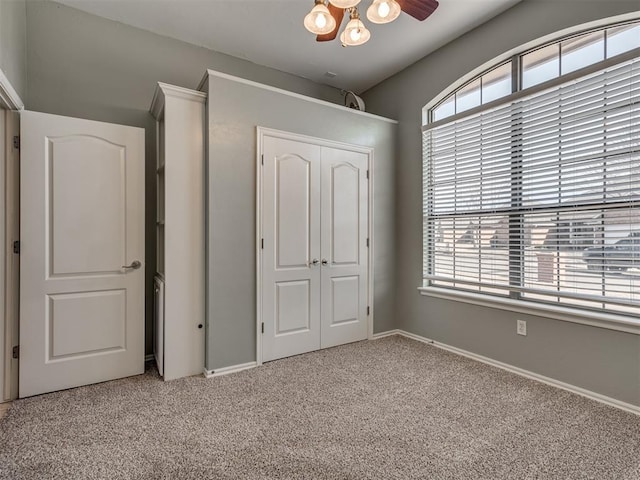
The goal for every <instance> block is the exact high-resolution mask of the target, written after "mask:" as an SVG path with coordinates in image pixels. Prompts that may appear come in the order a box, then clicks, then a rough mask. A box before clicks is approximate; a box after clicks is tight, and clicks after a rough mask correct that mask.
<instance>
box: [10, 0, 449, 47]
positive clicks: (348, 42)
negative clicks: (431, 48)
mask: <svg viewBox="0 0 640 480" xmlns="http://www.w3.org/2000/svg"><path fill="white" fill-rule="evenodd" d="M292 1H293V0H292ZM307 1H308V0H307ZM369 1H370V2H371V5H369V8H368V9H367V18H368V20H369V21H370V22H372V23H389V22H393V21H394V20H395V19H396V18H398V16H399V15H400V13H402V12H404V13H406V14H407V15H408V16H410V17H413V18H415V19H416V20H418V21H420V22H422V21H424V20H426V19H427V18H428V17H429V16H431V15H432V14H433V12H435V11H436V9H437V8H438V5H440V3H439V2H438V0H369ZM0 2H2V0H0ZM314 2H315V5H314V7H313V9H312V10H311V13H309V14H308V15H307V16H306V17H304V26H305V27H306V28H307V30H309V31H310V32H311V33H315V34H316V41H317V42H330V41H332V40H335V39H336V37H337V36H338V31H339V30H340V25H342V23H343V19H344V17H345V14H346V13H348V14H349V22H347V26H346V28H345V29H344V30H343V31H342V33H341V34H340V41H341V42H342V46H343V47H352V46H356V45H362V44H364V43H367V42H368V41H369V39H370V38H371V32H370V31H369V30H368V29H367V27H366V26H365V25H364V23H362V21H361V20H360V15H358V7H357V5H358V4H359V3H360V0H314Z"/></svg>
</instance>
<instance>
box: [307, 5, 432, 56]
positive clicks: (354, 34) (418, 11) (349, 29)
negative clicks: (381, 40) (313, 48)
mask: <svg viewBox="0 0 640 480" xmlns="http://www.w3.org/2000/svg"><path fill="white" fill-rule="evenodd" d="M314 1H315V5H314V7H313V9H311V12H309V14H308V15H307V16H306V17H304V26H305V28H306V29H307V30H309V31H310V32H311V33H314V34H316V35H317V36H316V41H318V42H328V41H331V40H333V39H335V38H336V37H337V36H338V30H340V26H341V24H342V20H343V19H344V16H345V12H347V13H349V22H348V23H347V26H346V27H345V29H344V30H343V32H342V33H341V34H340V41H341V42H342V46H344V47H346V46H356V45H362V44H363V43H366V42H367V41H368V40H369V38H371V32H370V31H369V30H368V29H367V27H366V26H365V25H364V23H362V20H360V14H359V13H358V7H357V5H358V4H359V3H360V0H328V3H327V0H314ZM438 5H439V3H438V1H437V0H373V3H372V4H371V6H370V7H369V8H368V9H367V18H368V19H369V21H371V22H373V23H389V22H392V21H394V20H395V19H396V18H398V16H399V15H400V13H401V12H405V13H406V14H408V15H411V16H412V17H413V18H415V19H417V20H419V21H423V20H425V19H426V18H427V17H429V16H430V15H431V14H432V13H433V12H435V10H436V8H438Z"/></svg>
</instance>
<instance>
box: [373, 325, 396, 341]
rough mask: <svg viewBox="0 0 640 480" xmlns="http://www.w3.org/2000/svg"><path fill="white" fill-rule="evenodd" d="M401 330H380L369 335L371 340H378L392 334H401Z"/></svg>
mask: <svg viewBox="0 0 640 480" xmlns="http://www.w3.org/2000/svg"><path fill="white" fill-rule="evenodd" d="M401 332H402V331H401V330H398V329H397V328H396V329H394V330H387V331H386V332H380V333H374V334H373V335H372V336H371V340H379V339H381V338H385V337H391V336H392V335H401V334H402V333H401Z"/></svg>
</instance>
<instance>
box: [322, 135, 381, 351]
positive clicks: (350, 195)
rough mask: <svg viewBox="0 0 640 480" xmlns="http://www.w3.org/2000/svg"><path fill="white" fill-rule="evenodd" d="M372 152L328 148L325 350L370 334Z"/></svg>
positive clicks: (324, 154)
mask: <svg viewBox="0 0 640 480" xmlns="http://www.w3.org/2000/svg"><path fill="white" fill-rule="evenodd" d="M367 168H368V156H367V155H366V154H364V153H358V152H351V151H346V150H339V149H335V148H328V147H323V148H322V185H321V187H322V189H321V198H322V207H321V238H322V240H321V246H322V248H321V251H322V255H321V257H322V259H321V265H322V269H321V270H322V281H321V304H322V308H321V316H322V321H321V324H322V325H321V332H322V333H321V348H327V347H333V346H335V345H341V344H344V343H350V342H355V341H358V340H364V339H366V338H367V291H368V288H367V284H368V264H369V261H368V248H367V232H368V222H369V219H368V217H369V212H368V199H369V191H368V190H369V189H368V181H367Z"/></svg>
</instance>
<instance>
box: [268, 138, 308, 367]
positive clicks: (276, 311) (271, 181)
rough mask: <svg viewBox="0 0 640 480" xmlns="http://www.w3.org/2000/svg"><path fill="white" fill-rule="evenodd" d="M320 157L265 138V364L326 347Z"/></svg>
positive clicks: (300, 147)
mask: <svg viewBox="0 0 640 480" xmlns="http://www.w3.org/2000/svg"><path fill="white" fill-rule="evenodd" d="M320 153H321V149H320V147H319V146H317V145H311V144H307V143H303V142H295V141H290V140H285V139H279V138H274V137H265V138H264V143H263V155H264V167H263V212H262V221H263V225H262V231H263V240H264V250H263V275H262V281H263V284H262V313H263V322H264V333H263V335H262V360H263V361H269V360H274V359H276V358H283V357H287V356H291V355H297V354H300V353H305V352H310V351H313V350H318V349H319V348H320V311H321V307H320V275H321V268H320V262H319V258H320V165H321V162H320Z"/></svg>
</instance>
